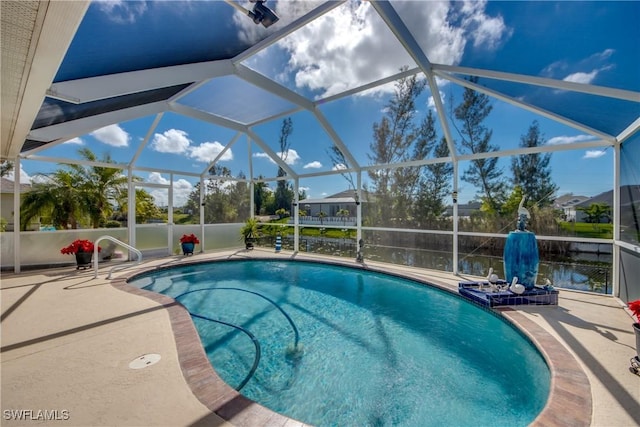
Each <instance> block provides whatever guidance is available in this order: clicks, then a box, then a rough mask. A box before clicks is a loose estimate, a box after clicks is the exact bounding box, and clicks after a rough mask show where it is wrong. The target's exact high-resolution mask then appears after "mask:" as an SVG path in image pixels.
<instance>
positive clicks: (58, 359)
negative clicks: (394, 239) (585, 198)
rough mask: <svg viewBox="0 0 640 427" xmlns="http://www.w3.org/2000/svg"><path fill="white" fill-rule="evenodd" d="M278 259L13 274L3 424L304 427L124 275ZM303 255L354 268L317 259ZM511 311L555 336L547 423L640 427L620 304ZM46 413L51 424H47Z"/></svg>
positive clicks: (574, 295) (579, 298)
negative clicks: (268, 403)
mask: <svg viewBox="0 0 640 427" xmlns="http://www.w3.org/2000/svg"><path fill="white" fill-rule="evenodd" d="M275 256H277V257H280V258H283V259H287V258H291V257H293V254H291V253H287V252H284V251H283V252H281V253H279V254H274V253H273V251H272V250H261V249H256V250H254V251H251V252H247V251H235V252H234V251H225V252H209V253H206V254H196V255H194V256H192V257H183V256H172V257H166V258H158V259H151V260H145V261H144V262H143V263H142V264H140V265H138V266H136V267H133V268H130V269H127V270H124V271H121V272H118V273H115V274H114V280H107V279H106V275H107V272H108V269H109V268H111V267H112V265H109V264H105V265H104V267H101V269H100V272H99V275H98V278H96V279H94V278H93V276H94V272H93V270H84V271H83V270H79V271H78V270H75V267H62V268H50V269H46V270H37V271H27V272H22V273H20V274H13V273H3V274H2V280H1V289H2V291H1V292H2V293H1V295H2V298H1V299H2V315H1V324H0V326H1V328H2V330H1V332H2V338H1V349H0V351H1V353H0V356H1V365H0V368H1V375H2V379H1V380H2V388H1V392H2V394H1V396H0V397H1V407H2V408H1V409H2V421H1V424H2V425H3V426H4V425H6V426H14V425H16V426H17V425H61V426H72V425H73V426H104V425H109V426H205V425H208V426H266V425H272V426H284V425H286V426H295V425H298V426H299V425H303V424H302V423H300V422H297V421H294V420H290V419H288V418H286V417H283V416H280V415H278V414H274V413H273V412H270V411H268V410H265V409H264V408H262V407H260V406H259V405H257V404H255V403H252V402H250V401H248V400H247V399H244V398H242V397H241V396H239V395H238V394H237V393H236V392H235V391H234V390H232V389H231V388H230V387H228V386H226V385H225V384H221V381H220V380H219V379H218V378H217V376H216V375H215V373H214V371H213V369H212V368H211V366H210V365H208V364H206V363H205V364H203V363H202V355H203V354H204V352H203V350H202V346H200V345H199V340H198V338H197V335H195V337H194V335H193V334H194V331H195V330H194V328H193V325H192V323H191V321H190V318H189V316H188V314H187V313H186V312H185V311H184V310H183V309H182V308H181V306H180V305H179V304H175V303H173V300H171V299H170V298H168V297H164V296H157V295H156V294H153V295H150V294H151V293H148V292H145V291H140V290H137V289H134V288H131V287H129V286H128V285H126V284H125V283H124V280H123V278H124V277H128V276H130V275H132V274H133V273H134V272H138V271H141V270H144V269H149V268H155V267H159V266H167V265H180V264H182V263H185V262H192V261H205V260H210V259H227V258H243V257H275ZM295 258H296V259H302V260H304V259H314V260H327V259H329V260H332V261H336V260H337V261H339V262H341V263H347V264H349V263H351V264H352V265H353V264H354V263H353V260H350V259H337V258H332V257H321V256H311V255H307V254H297V255H295ZM366 264H367V265H368V266H370V267H371V268H372V269H382V270H384V271H387V272H396V273H403V274H408V275H409V276H410V277H416V278H421V279H423V280H426V281H429V282H432V283H435V284H437V285H439V286H442V287H446V288H448V289H451V290H453V291H456V290H457V284H458V282H459V281H462V280H468V279H473V278H470V277H467V276H465V277H461V276H454V275H452V274H450V273H445V272H441V271H432V270H424V269H414V268H407V267H402V266H395V265H389V264H378V263H373V262H369V261H366ZM123 290H124V291H123ZM154 295H155V296H154ZM503 315H505V316H507V317H510V318H512V319H513V320H514V321H516V322H517V323H519V324H520V325H522V326H523V327H524V328H525V329H526V330H527V331H528V332H527V333H528V334H530V336H532V335H533V336H532V339H533V340H534V341H535V340H540V339H542V340H546V341H547V344H545V349H543V352H544V353H545V354H546V355H547V357H550V356H551V357H555V358H556V359H557V363H558V365H557V366H556V368H555V369H556V374H557V376H556V379H555V380H554V381H556V384H555V392H556V394H555V395H553V398H552V399H551V400H552V401H551V402H550V403H551V404H552V405H555V406H556V408H551V410H550V411H545V413H544V414H543V417H544V416H546V417H547V418H541V419H538V420H537V422H536V424H538V425H545V426H547V425H567V420H572V421H571V422H572V423H573V424H572V425H592V426H611V427H614V426H615V427H618V426H620V427H622V426H636V425H640V377H639V376H636V375H634V374H632V373H631V372H629V369H628V368H629V359H630V358H631V357H633V356H634V355H635V336H634V334H633V330H632V327H631V324H632V323H633V320H632V319H631V317H630V316H629V314H628V313H627V312H626V311H625V310H624V309H623V308H622V306H621V304H620V302H619V301H618V300H616V299H615V298H611V297H607V296H602V295H593V294H588V293H582V292H572V291H565V290H561V291H560V297H559V305H558V306H518V307H513V308H512V309H507V310H505V311H503ZM554 346H555V347H554ZM549 349H550V350H549ZM547 351H550V352H551V353H554V354H551V355H550V354H547ZM145 354H159V355H160V356H161V360H160V361H159V362H158V363H156V364H154V365H150V366H149V367H147V368H144V369H137V370H136V369H130V368H129V363H130V362H131V361H133V360H134V359H136V358H138V357H140V356H141V355H145ZM554 363H556V362H554ZM207 365H208V366H207ZM589 386H590V393H589ZM585 390H586V391H585ZM589 406H591V410H589V409H587V408H588V407H589ZM29 411H30V412H29ZM45 411H46V412H45ZM547 412H548V413H547ZM46 417H49V419H50V421H46V422H45V421H43V420H46V419H47V418H46ZM567 417H568V418H567ZM18 418H22V420H20V419H18Z"/></svg>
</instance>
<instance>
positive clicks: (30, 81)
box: [0, 0, 640, 300]
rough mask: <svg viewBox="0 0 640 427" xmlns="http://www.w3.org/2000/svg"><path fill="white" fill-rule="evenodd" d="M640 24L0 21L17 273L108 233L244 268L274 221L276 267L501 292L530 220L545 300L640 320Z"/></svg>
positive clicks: (55, 7)
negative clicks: (364, 267) (500, 279)
mask: <svg viewBox="0 0 640 427" xmlns="http://www.w3.org/2000/svg"><path fill="white" fill-rule="evenodd" d="M639 21H640V6H639V3H638V2H563V1H562V2H553V1H549V2H492V1H468V2H464V1H455V2H441V1H428V2H426V1H328V2H324V1H294V0H291V1H283V0H279V1H275V0H269V1H251V2H249V1H246V2H245V1H93V2H91V1H50V2H46V1H3V2H2V153H1V154H2V160H3V187H2V217H3V223H4V224H3V226H5V227H6V229H5V232H3V233H0V234H1V239H2V241H1V243H2V249H1V250H2V267H3V269H12V270H14V271H16V272H20V270H21V268H26V267H27V266H34V265H39V266H42V265H52V264H58V263H64V262H69V258H68V256H65V255H63V254H60V250H59V249H60V248H61V247H64V246H65V245H67V244H68V243H69V242H71V241H72V240H73V239H75V238H87V239H96V238H98V237H99V236H102V235H109V236H113V237H115V238H117V239H119V240H121V241H123V242H126V243H127V244H129V245H131V246H133V247H136V248H138V249H140V250H141V251H142V252H143V253H145V254H155V255H175V254H176V253H177V248H178V245H179V239H180V236H182V235H183V234H191V233H194V234H195V235H196V236H198V237H199V239H200V247H199V248H198V250H203V251H215V250H219V249H230V248H238V249H239V250H241V249H242V248H243V246H244V245H243V243H242V241H241V239H240V233H239V230H240V228H241V227H242V226H243V224H244V223H245V221H246V220H247V219H248V218H251V217H254V218H257V219H259V221H260V233H259V239H258V242H257V245H258V247H264V248H270V249H273V247H274V246H273V244H274V241H275V238H276V236H277V235H280V236H281V237H282V242H283V246H284V249H285V250H289V251H309V252H318V253H325V254H330V255H338V256H342V257H347V258H353V259H355V258H356V255H357V253H358V251H361V254H362V256H363V260H364V262H366V261H367V260H376V261H383V262H389V263H396V264H403V265H410V266H416V267H424V268H432V269H439V270H446V271H451V272H454V273H459V274H473V275H479V276H483V275H486V274H487V271H488V269H489V268H493V269H494V270H496V271H502V249H503V246H504V242H505V238H506V237H507V235H508V233H509V232H510V231H513V230H514V229H515V228H516V219H517V215H518V210H519V209H522V208H525V209H526V210H527V211H528V212H529V213H530V220H529V223H528V230H529V231H532V232H534V233H536V237H537V241H538V246H539V250H540V260H541V263H540V274H539V279H538V280H539V281H542V280H545V279H549V280H550V281H551V282H552V283H553V284H554V285H556V286H559V287H563V286H567V287H576V286H578V288H580V287H579V286H582V288H580V289H584V290H590V291H596V292H603V293H609V294H613V295H615V296H618V297H620V298H621V299H623V300H629V299H634V298H639V297H640V285H639V284H638V282H637V280H635V281H634V280H632V279H633V278H637V277H639V276H640V262H639V260H640V228H639V223H640V222H639V218H638V216H639V215H640V212H639V210H640V190H639V188H640V167H639V166H638V165H640V132H639V131H638V130H639V129H640V80H639V79H638V76H640V47H639V45H638V40H640V30H639V29H638V25H637V23H638V22H639ZM5 167H6V169H5ZM105 171H107V172H105ZM89 184H90V185H89ZM45 194H48V195H49V196H50V197H49V199H47V198H46V197H44V195H45ZM74 194H75V196H73V197H75V199H73V198H72V195H74ZM96 194H98V195H100V196H101V197H95V196H96ZM52 195H53V196H52ZM67 197H69V199H67ZM83 197H84V198H83ZM45 199H47V200H45ZM100 200H101V201H102V202H98V201H100ZM64 202H68V203H71V204H72V205H73V206H72V207H70V205H69V204H67V205H65V204H64ZM132 206H135V208H131V207H132ZM43 248H46V250H43ZM125 258H126V254H125Z"/></svg>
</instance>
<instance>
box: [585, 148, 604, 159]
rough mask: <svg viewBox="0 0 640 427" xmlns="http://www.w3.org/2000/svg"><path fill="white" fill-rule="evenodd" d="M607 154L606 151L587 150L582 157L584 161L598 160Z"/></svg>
mask: <svg viewBox="0 0 640 427" xmlns="http://www.w3.org/2000/svg"><path fill="white" fill-rule="evenodd" d="M605 154H606V152H605V151H604V150H587V152H586V153H584V156H582V158H583V159H597V158H598V157H602V156H604V155H605Z"/></svg>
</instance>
